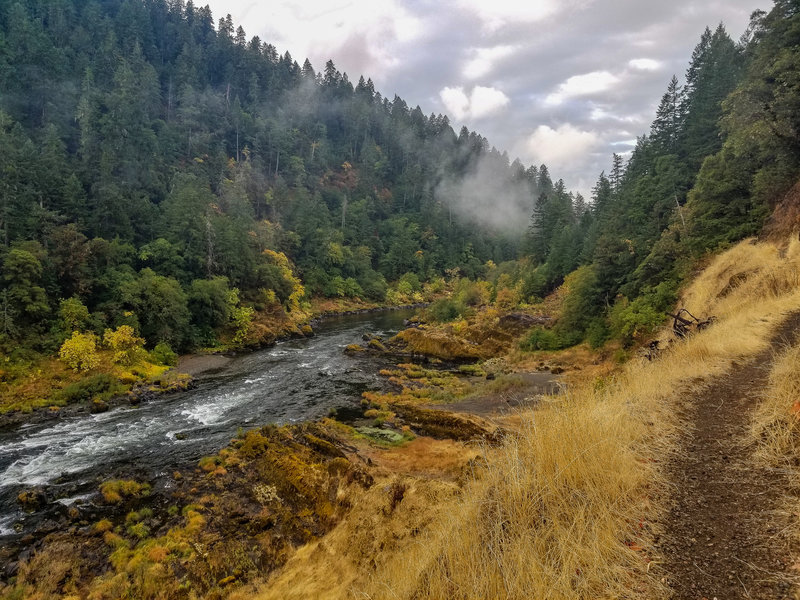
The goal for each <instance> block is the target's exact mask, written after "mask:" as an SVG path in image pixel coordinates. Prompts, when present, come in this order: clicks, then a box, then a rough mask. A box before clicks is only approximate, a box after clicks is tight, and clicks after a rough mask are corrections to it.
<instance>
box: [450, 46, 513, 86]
mask: <svg viewBox="0 0 800 600" xmlns="http://www.w3.org/2000/svg"><path fill="white" fill-rule="evenodd" d="M514 49H515V46H509V45H503V46H493V47H491V48H471V49H470V54H471V55H472V58H471V59H470V60H469V62H467V64H466V65H464V69H463V74H464V77H466V78H467V79H478V78H480V77H483V76H484V75H486V74H487V73H489V72H490V71H491V70H492V67H493V66H494V64H495V63H496V62H497V61H498V60H501V59H503V58H505V57H507V56H510V55H511V54H513V52H514Z"/></svg>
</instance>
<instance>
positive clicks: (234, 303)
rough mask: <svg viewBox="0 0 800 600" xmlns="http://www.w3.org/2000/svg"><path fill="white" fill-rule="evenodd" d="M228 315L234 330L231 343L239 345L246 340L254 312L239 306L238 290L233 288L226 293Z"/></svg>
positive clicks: (249, 308) (251, 309) (248, 307)
mask: <svg viewBox="0 0 800 600" xmlns="http://www.w3.org/2000/svg"><path fill="white" fill-rule="evenodd" d="M228 314H229V315H230V319H231V324H232V325H233V329H234V334H233V341H234V343H236V344H241V343H242V342H244V341H245V339H247V333H248V332H249V331H250V324H251V323H252V322H253V315H254V314H255V311H254V310H253V308H252V307H250V306H241V305H240V303H239V288H233V289H232V290H230V291H229V292H228Z"/></svg>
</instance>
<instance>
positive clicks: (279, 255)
mask: <svg viewBox="0 0 800 600" xmlns="http://www.w3.org/2000/svg"><path fill="white" fill-rule="evenodd" d="M264 255H265V256H268V257H269V258H270V259H271V260H272V263H273V264H275V265H276V266H277V267H278V268H279V269H280V273H281V277H282V278H283V279H284V280H285V281H287V282H288V283H289V284H290V285H291V289H292V291H291V293H290V294H289V298H288V299H287V300H286V308H287V309H288V310H289V311H296V310H300V301H301V300H302V299H303V297H304V296H305V295H306V290H305V288H304V287H303V283H302V282H301V281H300V279H298V278H297V277H295V275H294V273H292V267H291V265H290V264H289V259H288V258H286V255H285V254H284V253H283V252H275V251H274V250H264Z"/></svg>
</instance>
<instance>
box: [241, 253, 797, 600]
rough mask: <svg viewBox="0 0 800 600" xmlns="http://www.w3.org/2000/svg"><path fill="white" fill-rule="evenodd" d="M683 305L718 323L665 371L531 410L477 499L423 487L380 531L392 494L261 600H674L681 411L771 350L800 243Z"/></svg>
mask: <svg viewBox="0 0 800 600" xmlns="http://www.w3.org/2000/svg"><path fill="white" fill-rule="evenodd" d="M683 305H684V306H686V307H687V308H689V309H690V310H691V311H692V312H693V313H695V314H698V313H700V315H712V314H713V315H715V316H716V317H717V318H718V321H717V323H716V324H715V325H713V326H712V327H710V328H709V329H707V330H705V331H703V332H700V333H698V334H697V335H694V336H693V337H691V338H690V339H688V340H687V341H685V342H678V343H674V344H672V345H671V346H670V347H669V349H668V350H667V351H666V352H664V353H663V355H662V356H661V357H660V358H659V359H658V360H656V361H653V362H646V361H641V360H634V361H631V362H630V363H629V364H628V365H626V367H625V368H624V369H623V370H622V371H621V372H620V373H618V374H616V375H614V376H613V377H607V378H597V379H595V380H593V381H590V382H586V383H584V384H582V385H577V386H575V387H574V388H573V389H571V390H570V391H569V392H568V393H567V394H565V395H563V396H560V397H553V398H551V399H550V400H549V401H548V402H546V403H543V404H542V405H541V406H540V407H539V408H538V409H536V410H535V411H531V412H526V413H523V414H521V415H519V418H518V420H517V423H518V425H517V427H516V430H515V431H514V433H513V434H512V435H509V436H508V438H507V440H506V442H505V443H504V444H503V445H502V446H501V447H499V448H496V449H491V448H484V449H483V460H482V461H478V462H477V463H474V464H475V465H476V466H474V468H473V470H472V471H471V473H470V477H468V481H467V483H466V485H465V487H464V489H463V490H461V489H455V488H453V487H448V486H446V485H445V484H442V483H441V482H435V481H431V482H426V481H424V480H421V479H418V480H414V482H413V487H411V488H410V492H409V493H407V495H406V499H409V501H408V502H406V499H404V500H403V501H402V502H401V503H400V504H399V505H398V508H397V509H395V510H394V511H392V512H391V514H390V516H389V518H387V519H383V520H380V519H378V520H377V521H376V520H375V518H373V517H370V515H374V514H375V507H376V506H377V505H378V503H379V502H385V493H383V494H382V493H381V491H380V490H381V487H380V486H376V489H375V490H371V491H370V492H369V494H373V495H375V498H372V499H371V500H370V499H369V498H365V499H363V500H357V501H355V502H354V503H353V505H354V510H353V512H352V514H351V515H349V516H348V517H347V518H346V519H345V520H344V521H343V522H342V523H340V524H339V525H338V526H337V528H336V529H334V531H333V532H331V534H329V535H328V536H326V537H325V538H324V539H323V540H322V541H320V542H314V543H313V544H312V545H310V546H307V547H304V548H302V549H301V550H300V551H298V553H297V554H296V555H295V556H294V557H293V558H292V559H291V560H290V561H289V563H288V564H287V565H286V567H285V568H284V569H283V570H282V571H280V572H279V573H277V574H276V576H275V577H273V579H272V580H271V581H270V582H269V583H268V585H267V586H266V587H265V588H264V589H263V590H262V591H261V592H260V595H259V596H257V597H260V598H291V597H298V598H299V597H311V596H314V595H324V596H325V597H329V598H337V597H342V598H344V597H364V598H411V597H414V598H445V597H447V598H476V597H487V598H488V597H497V598H530V597H542V598H543V597H547V598H608V597H650V598H652V597H658V596H660V595H662V594H665V590H663V589H662V587H661V584H660V583H659V581H658V580H657V578H656V577H655V576H654V575H653V574H652V573H651V572H650V571H651V568H650V567H651V566H652V560H651V557H650V555H649V551H650V550H649V549H650V548H651V539H652V536H653V535H654V534H656V533H657V532H655V531H653V526H652V525H651V522H652V521H653V520H654V517H656V516H657V515H658V514H659V512H660V511H661V510H662V509H663V507H664V505H665V503H666V502H667V499H668V494H667V489H666V482H665V481H664V477H663V474H662V472H661V465H662V464H663V463H664V460H665V457H667V456H669V454H670V453H672V452H675V451H676V449H675V446H674V443H673V441H674V434H675V431H676V427H677V419H676V416H675V415H676V410H677V409H678V408H679V407H680V405H681V402H682V401H684V400H685V399H686V398H687V397H688V396H689V395H691V394H693V393H696V392H697V390H699V389H701V388H702V387H703V386H704V385H706V384H707V383H708V382H709V381H710V380H711V379H712V378H714V377H718V376H720V375H722V374H724V373H725V372H726V371H727V370H729V369H730V368H732V365H733V363H734V361H736V360H740V359H742V358H744V357H748V356H752V355H754V354H756V353H758V352H759V351H761V350H763V349H764V348H765V347H766V344H767V343H768V342H767V340H768V339H769V337H770V335H771V333H772V332H773V331H774V330H775V328H776V327H777V326H778V325H779V324H780V323H781V321H782V319H783V318H784V317H785V315H786V314H787V313H788V312H789V311H793V310H797V309H798V308H800V243H798V242H796V241H793V242H791V243H790V244H789V245H788V247H785V248H783V251H781V250H779V249H778V248H777V247H776V246H774V245H771V244H754V243H753V242H752V241H744V242H742V243H740V244H738V245H737V246H735V247H733V248H731V249H730V250H728V251H727V252H725V253H723V254H722V255H720V256H719V257H717V258H716V259H714V260H713V261H712V262H711V263H710V264H709V265H708V267H707V268H706V269H705V270H704V271H703V272H702V273H700V274H699V275H698V277H697V278H696V279H695V281H694V283H693V284H692V285H691V286H690V287H689V288H688V289H687V290H686V293H685V295H684V299H683ZM700 315H698V316H700ZM665 337H667V335H666V334H665ZM367 540H368V541H369V544H367V546H366V548H368V549H370V550H372V552H368V551H366V550H365V549H364V546H363V543H366V541H367ZM252 593H253V592H252V590H248V591H247V592H246V593H245V596H241V597H250V594H252Z"/></svg>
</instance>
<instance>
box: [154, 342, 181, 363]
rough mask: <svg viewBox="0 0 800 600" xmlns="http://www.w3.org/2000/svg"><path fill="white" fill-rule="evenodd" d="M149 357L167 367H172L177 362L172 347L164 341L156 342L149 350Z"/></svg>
mask: <svg viewBox="0 0 800 600" xmlns="http://www.w3.org/2000/svg"><path fill="white" fill-rule="evenodd" d="M150 357H151V358H152V359H153V360H154V361H156V362H157V363H159V364H162V365H166V366H168V367H174V366H175V365H177V364H178V355H177V354H175V353H174V352H173V351H172V348H170V347H169V344H168V343H166V342H159V343H158V344H156V347H155V348H153V350H152V351H151V352H150Z"/></svg>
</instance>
